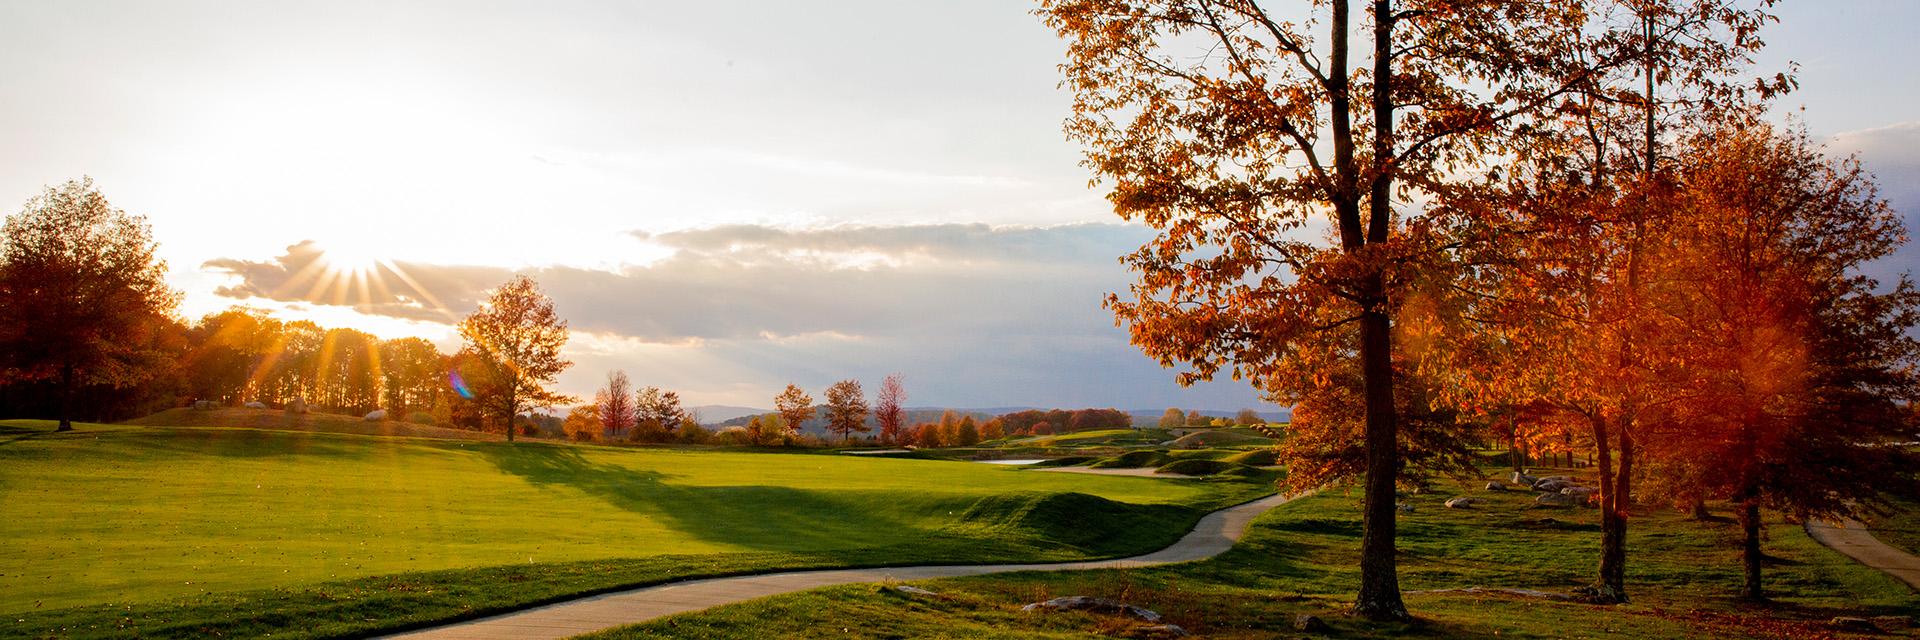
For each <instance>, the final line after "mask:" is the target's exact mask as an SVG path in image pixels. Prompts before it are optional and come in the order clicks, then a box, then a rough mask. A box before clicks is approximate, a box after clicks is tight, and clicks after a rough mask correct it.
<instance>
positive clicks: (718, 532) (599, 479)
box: [472, 443, 924, 551]
mask: <svg viewBox="0 0 1920 640" xmlns="http://www.w3.org/2000/svg"><path fill="white" fill-rule="evenodd" d="M472 449H474V450H475V451H477V452H478V453H480V454H481V455H482V456H484V457H486V459H487V460H488V461H489V462H491V463H493V465H494V466H496V467H498V468H499V469H500V470H501V471H502V472H505V473H508V474H511V475H515V476H518V477H520V478H522V479H525V480H526V481H527V482H530V483H533V484H535V485H555V486H564V487H568V488H572V489H574V490H578V491H581V492H584V493H586V494H587V495H590V496H593V497H595V498H598V499H600V500H604V501H605V502H606V503H607V504H609V505H611V506H614V507H617V508H619V509H622V510H625V511H628V512H632V513H634V514H638V515H642V516H646V517H651V518H658V519H660V520H661V521H662V522H663V523H666V524H668V525H669V526H671V527H672V528H673V529H675V530H677V531H679V532H681V533H682V534H684V535H685V536H686V537H688V538H690V539H695V540H700V541H704V542H712V543H718V544H728V545H738V546H741V547H746V548H748V549H753V550H756V551H809V550H819V549H829V548H852V547H866V546H875V545H876V544H894V543H898V542H900V541H901V540H902V538H904V537H908V536H911V535H912V534H913V532H915V531H924V528H923V527H919V526H916V525H915V524H912V523H910V522H907V521H906V520H904V519H902V518H901V517H900V514H899V513H898V512H897V511H894V510H890V509H887V508H886V507H887V506H888V505H889V503H890V502H895V501H897V499H898V498H899V495H900V494H899V493H897V492H883V491H827V490H807V489H797V488H793V487H781V486H767V485H726V486H686V485H680V484H674V483H673V482H672V479H673V478H674V476H672V475H669V474H665V473H661V472H659V471H652V470H636V469H631V468H628V467H623V466H620V465H615V464H608V463H603V462H596V461H593V460H588V459H587V458H586V457H584V456H582V455H581V450H580V449H579V448H578V447H572V446H564V445H549V444H535V443H525V444H521V445H517V446H481V447H472ZM876 534H880V536H879V537H876Z"/></svg>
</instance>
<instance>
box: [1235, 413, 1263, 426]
mask: <svg viewBox="0 0 1920 640" xmlns="http://www.w3.org/2000/svg"><path fill="white" fill-rule="evenodd" d="M1233 421H1234V422H1237V423H1239V424H1240V426H1243V427H1244V426H1247V425H1253V424H1261V423H1264V422H1266V421H1265V420H1261V419H1260V412H1258V411H1254V410H1252V409H1241V410H1240V413H1238V414H1235V415H1234V416H1233Z"/></svg>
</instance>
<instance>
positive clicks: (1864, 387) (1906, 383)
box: [1649, 123, 1920, 600]
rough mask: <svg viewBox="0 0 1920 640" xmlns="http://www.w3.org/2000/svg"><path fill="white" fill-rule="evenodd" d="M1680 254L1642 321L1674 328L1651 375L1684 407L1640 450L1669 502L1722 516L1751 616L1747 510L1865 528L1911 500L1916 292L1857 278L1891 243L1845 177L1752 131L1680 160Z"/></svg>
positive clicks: (1898, 239)
mask: <svg viewBox="0 0 1920 640" xmlns="http://www.w3.org/2000/svg"><path fill="white" fill-rule="evenodd" d="M1675 164H1676V165H1677V166H1678V167H1680V170H1679V172H1680V174H1681V177H1680V181H1681V183H1682V185H1683V186H1682V188H1681V191H1680V194H1679V198H1678V202H1677V203H1676V205H1677V207H1678V208H1679V209H1680V210H1681V211H1683V212H1684V214H1683V215H1679V216H1676V218H1675V223H1676V224H1675V226H1676V227H1677V228H1676V234H1677V235H1678V237H1681V238H1684V239H1685V241H1684V242H1682V243H1680V244H1679V245H1678V246H1677V247H1675V249H1674V251H1673V252H1672V253H1671V255H1670V260H1669V261H1668V262H1667V263H1666V264H1665V265H1662V266H1663V267H1664V268H1665V269H1667V270H1669V271H1670V273H1668V274H1667V275H1666V276H1665V277H1663V278H1660V280H1659V284H1658V285H1657V287H1656V288H1657V289H1658V290H1659V291H1658V293H1657V294H1656V295H1655V297H1654V299H1653V304H1652V305H1651V306H1652V307H1654V308H1656V309H1658V313H1659V314H1660V315H1663V316H1667V317H1671V318H1676V319H1678V320H1679V322H1676V323H1674V325H1673V327H1672V331H1673V333H1672V334H1671V335H1670V336H1669V340H1668V343H1669V347H1668V348H1670V349H1673V350H1674V352H1675V357H1676V359H1677V360H1679V361H1680V362H1681V363H1683V364H1682V365H1680V366H1676V367H1673V368H1671V369H1670V370H1668V371H1664V372H1662V373H1663V377H1664V378H1665V379H1666V380H1667V381H1668V383H1669V384H1671V385H1673V386H1674V387H1676V388H1678V389H1680V390H1681V394H1680V397H1679V398H1678V400H1677V401H1675V402H1673V403H1671V404H1670V405H1669V406H1668V407H1667V410H1666V411H1665V412H1664V415H1663V418H1664V420H1663V421H1662V424H1661V425H1660V426H1661V427H1663V428H1660V429H1656V430H1654V431H1653V433H1652V435H1651V437H1650V438H1649V440H1650V445H1651V447H1650V448H1651V449H1652V451H1654V452H1655V457H1656V460H1655V464H1656V465H1658V467H1659V468H1660V469H1661V471H1662V475H1664V476H1666V477H1668V478H1669V479H1670V482H1668V483H1666V486H1667V487H1669V488H1670V489H1669V490H1671V488H1674V487H1678V488H1681V490H1683V491H1686V492H1690V493H1692V494H1693V495H1691V496H1686V497H1691V498H1694V499H1698V498H1702V497H1712V498H1724V499H1727V500H1730V501H1732V502H1733V503H1734V507H1735V509H1736V510H1737V514H1738V519H1739V521H1740V524H1741V528H1742V530H1743V532H1744V534H1745V535H1744V538H1745V540H1744V544H1743V553H1742V560H1743V563H1744V565H1745V569H1746V571H1745V584H1744V588H1743V590H1742V592H1743V595H1744V596H1745V597H1747V598H1749V599H1753V600H1764V599H1765V590H1764V589H1763V588H1762V583H1761V567H1762V565H1763V560H1764V556H1763V555H1762V553H1761V549H1760V542H1761V540H1760V524H1761V523H1760V510H1761V508H1762V507H1766V508H1771V509H1777V510H1780V511H1783V512H1785V513H1787V514H1788V515H1790V516H1791V517H1794V518H1797V519H1807V518H1836V519H1837V518H1854V517H1865V515H1866V514H1867V513H1871V512H1873V511H1874V510H1875V509H1876V507H1878V508H1884V507H1886V506H1887V502H1886V498H1885V496H1886V495H1888V494H1893V495H1905V496H1908V497H1916V496H1920V455H1916V454H1915V453H1914V452H1912V451H1911V450H1909V449H1907V448H1904V447H1900V446H1889V444H1890V443H1892V442H1895V441H1898V440H1902V439H1905V436H1906V434H1909V433H1911V431H1912V427H1913V420H1912V416H1911V414H1910V413H1908V412H1907V411H1906V410H1905V409H1904V407H1903V406H1902V403H1903V402H1905V401H1908V400H1911V399H1914V398H1920V378H1917V377H1916V376H1915V373H1914V371H1915V367H1916V366H1920V342H1916V341H1915V340H1914V339H1913V338H1912V337H1911V336H1910V335H1909V332H1910V331H1911V330H1912V329H1913V328H1914V327H1915V325H1916V323H1920V289H1916V287H1915V286H1914V283H1913V282H1912V281H1911V280H1909V279H1907V277H1906V276H1905V275H1904V274H1903V275H1901V276H1900V277H1899V280H1898V281H1897V282H1895V283H1893V285H1892V286H1891V287H1888V288H1886V289H1884V290H1883V289H1882V288H1881V287H1880V283H1879V282H1878V281H1876V280H1874V279H1871V278H1868V277H1866V276H1863V275H1861V274H1860V273H1859V269H1860V267H1861V266H1862V265H1863V264H1865V263H1867V262H1869V261H1872V260H1876V259H1879V258H1883V257H1885V256H1887V255H1889V254H1891V253H1892V252H1893V250H1894V249H1895V248H1897V247H1898V246H1899V245H1900V244H1901V243H1903V242H1904V241H1905V238H1906V229H1905V226H1904V224H1903V223H1902V222H1901V219H1900V216H1899V215H1898V214H1897V213H1895V212H1894V211H1892V210H1891V209H1890V208H1888V206H1887V204H1886V202H1884V201H1882V200H1879V199H1878V198H1877V197H1876V196H1875V192H1874V187H1873V184H1872V182H1871V178H1870V177H1869V176H1867V175H1866V174H1865V173H1863V172H1862V171H1861V170H1860V168H1859V165H1858V164H1857V163H1854V162H1850V161H1849V162H1845V163H1833V162H1829V161H1827V160H1826V159H1825V158H1822V157H1821V156H1820V154H1819V153H1818V152H1817V151H1816V150H1815V149H1814V148H1813V145H1812V144H1811V143H1810V142H1809V141H1808V140H1807V139H1806V137H1805V135H1804V134H1791V135H1782V134H1779V133H1776V132H1775V130H1774V129H1773V128H1772V127H1770V126H1768V125H1765V124H1761V123H1750V124H1745V125H1743V126H1733V127H1724V128H1718V129H1710V130H1707V131H1703V132H1701V133H1699V134H1697V135H1695V136H1693V137H1691V138H1690V139H1689V140H1688V141H1687V144H1685V145H1684V146H1683V147H1682V149H1681V153H1680V157H1679V161H1678V162H1676V163H1675Z"/></svg>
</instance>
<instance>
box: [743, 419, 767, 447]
mask: <svg viewBox="0 0 1920 640" xmlns="http://www.w3.org/2000/svg"><path fill="white" fill-rule="evenodd" d="M765 438H766V427H765V426H764V425H762V424H761V423H760V416H754V417H753V418H751V419H748V420H747V444H760V442H761V441H762V440H764V439H765Z"/></svg>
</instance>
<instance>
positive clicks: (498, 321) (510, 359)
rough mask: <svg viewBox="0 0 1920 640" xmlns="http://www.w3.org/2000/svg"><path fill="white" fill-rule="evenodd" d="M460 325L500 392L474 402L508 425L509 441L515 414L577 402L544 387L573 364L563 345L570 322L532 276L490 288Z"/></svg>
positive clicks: (517, 277) (497, 391)
mask: <svg viewBox="0 0 1920 640" xmlns="http://www.w3.org/2000/svg"><path fill="white" fill-rule="evenodd" d="M458 328H459V331H460V337H461V338H463V339H465V340H466V342H467V346H468V347H469V348H471V349H472V350H473V352H474V353H475V354H476V355H478V356H479V358H478V361H479V363H480V364H481V365H482V366H481V367H480V368H481V369H482V370H483V371H485V375H486V378H487V381H488V382H490V383H491V386H492V388H493V389H494V390H495V391H496V392H495V393H492V394H488V395H486V396H476V397H475V398H474V400H475V401H477V402H479V403H480V404H481V405H482V406H483V407H485V408H486V410H487V411H488V412H490V413H493V414H494V415H496V416H498V417H499V418H500V419H501V421H502V424H505V425H506V427H507V441H508V442H512V441H513V435H514V434H513V432H514V430H515V425H514V417H515V416H518V415H519V414H520V412H521V411H524V410H529V409H532V408H535V407H542V406H551V405H553V404H557V403H564V402H572V401H573V399H572V398H569V397H567V396H563V395H560V394H557V393H553V392H551V391H548V390H547V389H546V385H549V384H553V379H554V377H555V376H558V375H560V372H561V371H565V370H566V369H567V367H570V366H573V362H571V361H568V360H566V359H564V358H561V357H560V347H562V346H565V345H566V344H567V321H566V320H563V319H561V318H560V315H559V314H557V313H554V311H553V300H551V299H549V298H547V296H546V294H545V293H542V292H541V291H540V285H539V283H536V282H534V281H533V278H529V277H527V276H514V278H513V279H512V280H509V281H507V283H506V284H505V285H501V287H500V288H499V289H495V290H493V291H491V292H489V294H488V297H487V301H486V302H482V303H480V308H479V309H478V310H476V311H474V312H473V313H472V314H469V315H468V316H467V317H466V319H464V320H461V321H460V325H459V327H458Z"/></svg>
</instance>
